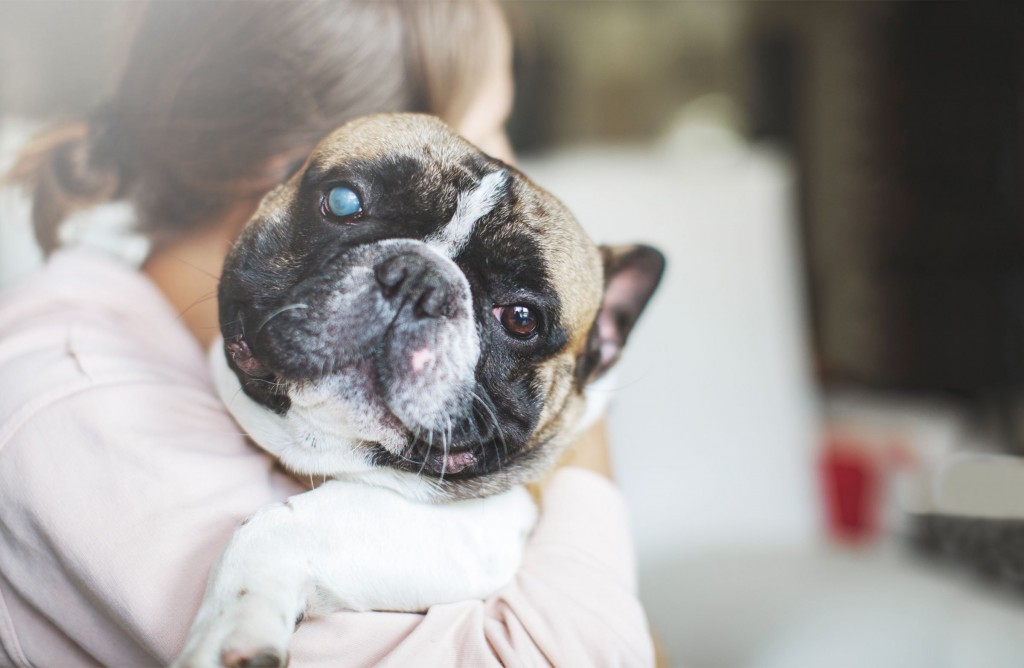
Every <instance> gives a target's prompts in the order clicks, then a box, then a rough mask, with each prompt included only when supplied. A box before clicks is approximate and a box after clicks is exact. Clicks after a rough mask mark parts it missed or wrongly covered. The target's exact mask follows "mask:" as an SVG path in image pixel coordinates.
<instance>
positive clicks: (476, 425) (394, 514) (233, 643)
mask: <svg viewBox="0 0 1024 668" xmlns="http://www.w3.org/2000/svg"><path fill="white" fill-rule="evenodd" d="M623 215H624V217H625V216H628V207H624V211H623ZM663 269H664V258H663V257H662V255H661V254H660V253H659V252H658V251H656V250H655V249H653V248H650V247H647V246H642V245H636V246H624V247H615V248H611V247H601V248H599V247H597V246H596V245H595V244H594V243H593V242H592V241H591V240H590V239H589V238H588V237H587V235H586V234H585V233H584V232H583V230H582V229H581V228H580V226H579V225H578V223H577V222H576V221H575V219H574V218H573V217H572V215H571V214H570V213H569V211H568V210H567V209H566V208H565V206H563V205H562V204H561V203H560V202H559V201H558V200H557V199H555V198H554V197H553V196H551V195H550V194H548V193H547V192H545V191H544V190H542V189H540V188H539V187H537V186H536V185H534V184H533V183H532V182H531V181H530V180H529V179H528V178H527V177H526V176H524V175H523V174H522V173H521V172H519V171H518V170H517V169H515V168H514V167H512V166H510V165H507V164H505V163H503V162H501V161H500V160H497V159H494V158H492V157H489V156H487V155H485V154H483V153H482V152H480V151H479V150H478V149H476V148H475V147H474V146H473V145H471V144H470V143H468V142H467V141H466V140H464V139H462V138H461V137H459V136H458V135H457V134H456V133H455V132H454V131H453V130H451V129H450V128H449V127H448V126H447V125H445V124H444V123H443V122H441V121H440V120H438V119H436V118H434V117H431V116H427V115H421V114H380V115H374V116H369V117H364V118H361V119H357V120H355V121H352V122H350V123H348V124H346V125H344V126H342V127H341V128H339V129H338V130H336V131H335V132H334V133H332V134H331V135H330V136H328V137H327V138H326V139H325V140H324V141H322V142H321V143H320V144H319V146H318V147H317V148H316V149H315V150H314V151H313V153H312V154H311V155H310V157H309V158H308V160H307V161H306V163H305V164H304V166H303V167H302V168H301V169H300V171H299V172H297V173H296V174H295V175H294V176H293V177H292V178H290V179H289V180H288V181H287V182H286V183H285V184H283V185H281V186H279V187H278V188H276V189H274V190H273V191H271V192H270V193H268V194H267V195H266V197H265V198H264V199H263V200H262V202H261V204H260V206H259V208H258V210H257V212H256V214H255V215H254V216H253V218H252V219H251V220H250V221H249V223H248V224H247V226H246V227H245V228H244V230H243V231H242V233H241V235H240V236H239V238H238V240H237V242H236V243H235V244H234V246H233V248H232V249H231V251H230V253H229V255H228V257H227V260H226V262H225V266H224V271H223V274H222V276H221V279H220V286H219V293H218V298H219V312H220V321H221V334H222V336H223V344H222V348H221V349H220V350H216V349H215V350H214V353H213V356H212V364H213V371H214V377H215V378H216V382H217V385H218V390H219V392H220V394H221V396H222V397H223V398H224V400H225V402H226V404H227V406H228V407H229V409H230V410H231V411H232V412H233V413H234V415H235V417H236V419H237V420H238V422H239V423H240V424H241V426H242V427H243V428H244V429H245V430H246V431H247V432H248V433H249V434H250V435H251V436H252V438H253V439H254V440H255V441H256V442H257V443H258V444H259V445H260V446H261V447H263V448H264V449H265V450H267V451H268V452H270V453H271V454H273V455H274V456H276V457H277V458H278V459H279V460H280V462H281V463H282V464H283V465H284V466H285V467H286V468H288V469H289V470H291V471H293V472H295V473H296V474H299V475H300V476H310V477H312V476H315V477H317V478H320V479H324V480H325V482H324V484H322V485H320V486H317V487H315V488H314V489H312V490H310V491H308V492H306V493H303V494H300V495H298V496H295V497H292V498H291V499H289V500H288V501H287V502H285V503H283V504H278V505H275V506H272V507H269V508H265V509H262V510H260V511H259V512H257V513H256V514H255V515H254V516H253V517H251V518H250V519H249V520H247V521H246V523H245V524H244V525H243V526H242V527H240V528H239V529H238V531H237V532H236V534H235V535H234V537H233V538H232V541H231V543H230V544H229V546H228V548H227V550H226V551H225V553H224V555H223V556H222V558H221V560H220V562H219V563H218V565H217V566H216V567H215V568H214V571H213V572H212V573H211V575H210V579H209V582H208V585H207V591H206V595H205V598H204V601H203V603H202V605H201V607H200V611H199V614H198V616H197V618H196V621H195V623H194V624H193V626H192V628H191V630H190V632H189V635H188V638H187V641H186V645H185V649H184V650H183V652H182V654H181V656H180V657H179V659H178V661H177V662H176V664H175V665H178V666H209V665H227V666H236V665H239V666H240V665H249V666H252V665H261V666H262V665H283V664H284V663H286V662H287V644H288V641H289V638H290V636H291V634H292V633H293V631H294V628H295V626H296V624H297V623H298V620H301V619H302V618H303V617H308V616H311V615H322V614H325V613H327V612H330V611H333V610H340V609H351V610H367V609H375V610H405V611H419V610H424V609H426V608H427V607H429V606H430V605H432V604H436V603H441V602H448V601H455V600H466V599H472V598H484V597H486V596H487V595H489V594H490V593H493V592H494V591H495V590H497V589H498V588H500V587H501V586H502V585H504V584H505V583H506V582H508V581H509V580H510V579H511V577H512V575H513V574H514V573H515V571H516V569H517V568H518V565H519V560H520V558H521V554H522V550H523V547H524V544H525V540H526V538H527V536H528V534H529V531H530V529H531V527H532V526H533V523H534V520H535V513H536V510H535V506H534V504H533V502H532V499H531V498H530V496H529V494H528V493H527V492H526V491H525V488H524V484H526V483H529V482H531V481H535V480H537V479H538V478H540V477H541V476H542V475H543V474H545V473H546V472H548V471H549V470H550V469H551V468H552V467H553V466H554V464H555V463H556V462H557V460H558V459H559V457H560V456H561V455H562V453H563V451H564V450H565V448H566V447H567V446H568V445H569V444H570V442H571V441H572V440H573V439H574V437H576V436H577V435H578V434H579V433H580V431H581V429H582V428H583V427H584V426H586V425H587V424H589V423H590V422H592V421H593V420H594V418H595V417H596V416H598V415H600V412H601V409H602V403H603V401H604V400H605V399H606V397H607V396H608V393H607V392H595V391H593V389H592V388H593V387H594V385H595V383H600V382H601V380H602V379H607V378H608V376H607V373H608V371H609V369H611V367H612V366H613V365H614V363H615V361H616V360H617V359H618V357H619V354H620V352H621V350H622V348H623V345H624V344H625V342H626V339H627V337H628V336H629V333H630V331H631V330H632V328H633V326H634V324H635V323H636V321H637V318H638V317H639V315H640V313H641V311H642V310H643V309H644V307H645V305H646V304H647V302H648V300H649V299H650V297H651V295H652V294H653V293H654V291H655V288H656V287H657V285H658V282H659V280H660V277H661V274H662V272H663ZM588 388H590V389H588Z"/></svg>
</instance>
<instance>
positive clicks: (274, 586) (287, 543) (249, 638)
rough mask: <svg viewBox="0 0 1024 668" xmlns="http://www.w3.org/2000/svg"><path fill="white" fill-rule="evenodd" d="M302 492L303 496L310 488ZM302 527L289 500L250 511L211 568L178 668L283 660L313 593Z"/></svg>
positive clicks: (279, 662)
mask: <svg viewBox="0 0 1024 668" xmlns="http://www.w3.org/2000/svg"><path fill="white" fill-rule="evenodd" d="M312 493H314V492H309V493H307V494H312ZM308 533H309V530H308V529H307V527H306V525H305V522H304V521H303V518H301V517H300V516H298V515H297V514H296V513H295V510H294V508H293V506H292V504H291V502H290V501H288V502H285V503H278V504H274V505H272V506H267V507H266V508H262V509H260V510H259V511H257V512H256V514H255V515H253V516H252V517H251V518H249V520H247V521H246V522H245V524H243V525H242V526H241V527H239V529H238V530H237V531H236V532H235V534H234V536H233V537H232V539H231V542H230V543H229V544H228V547H227V549H226V550H225V552H224V554H223V555H222V556H221V558H220V561H219V562H218V563H217V565H216V566H215V567H214V569H213V571H211V573H210V579H209V581H208V583H207V586H206V594H205V595H204V597H203V602H202V605H201V606H200V608H199V613H198V615H197V616H196V620H195V622H193V624H192V627H191V629H190V630H189V633H188V637H187V640H186V643H185V648H184V649H183V650H182V653H181V655H180V656H179V657H178V659H177V660H176V661H175V662H174V664H173V666H175V667H178V668H207V667H210V666H229V667H238V666H247V667H250V668H255V667H267V666H283V665H285V664H286V663H287V662H288V658H287V657H288V654H287V647H288V641H289V639H290V638H291V635H292V632H293V631H294V630H295V625H296V623H297V621H298V619H299V618H300V617H301V615H302V614H303V612H304V611H305V609H306V605H307V601H308V600H309V599H310V596H311V594H312V591H313V588H314V587H313V583H312V579H311V574H310V567H309V561H308V559H307V555H306V554H305V549H304V548H303V546H304V545H306V544H307V543H308V540H309V536H308Z"/></svg>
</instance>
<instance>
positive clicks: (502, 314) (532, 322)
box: [494, 304, 539, 339]
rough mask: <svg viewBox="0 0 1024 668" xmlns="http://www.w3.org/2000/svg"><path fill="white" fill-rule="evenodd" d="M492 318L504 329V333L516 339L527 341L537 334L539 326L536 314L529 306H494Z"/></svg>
mask: <svg viewBox="0 0 1024 668" xmlns="http://www.w3.org/2000/svg"><path fill="white" fill-rule="evenodd" d="M494 316H495V317H496V318H497V319H498V321H499V322H500V323H501V326H502V327H504V328H505V331H506V332H508V333H509V334H511V335H512V336H514V337H516V338H517V339H528V338H530V337H532V336H533V335H534V334H536V333H537V325H538V324H539V321H538V318H537V314H536V313H534V312H533V310H532V309H530V307H529V306H523V305H522V304H513V305H511V306H496V307H495V308H494Z"/></svg>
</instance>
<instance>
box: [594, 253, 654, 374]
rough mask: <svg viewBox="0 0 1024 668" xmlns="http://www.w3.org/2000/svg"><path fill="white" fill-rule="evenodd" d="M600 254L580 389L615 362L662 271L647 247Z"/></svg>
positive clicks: (652, 292)
mask: <svg viewBox="0 0 1024 668" xmlns="http://www.w3.org/2000/svg"><path fill="white" fill-rule="evenodd" d="M600 251H601V256H602V258H603V259H604V297H603V298H602V300H601V308H600V310H599V311H598V313H597V319H596V320H595V321H594V326H593V329H592V330H591V332H590V341H589V343H588V345H587V351H586V352H585V353H584V355H583V359H581V360H580V361H579V363H578V366H577V374H578V375H577V378H578V379H579V381H580V382H581V385H582V384H586V383H588V382H590V381H592V380H595V379H596V378H599V377H600V376H602V375H603V374H604V373H605V372H606V371H607V370H608V369H609V368H611V366H612V365H613V364H615V362H616V361H617V360H618V359H619V355H620V354H621V353H622V349H623V347H625V345H626V339H627V338H628V337H629V333H630V332H631V331H632V330H633V326H634V325H635V324H636V321H637V320H638V319H639V318H640V314H641V313H642V312H643V310H644V307H645V306H647V302H648V301H649V300H650V299H651V296H652V295H653V294H654V291H655V289H657V287H658V283H659V281H661V275H662V273H663V272H664V270H665V256H664V255H662V254H661V252H660V251H658V250H657V249H655V248H652V247H650V246H643V245H629V246H601V247H600Z"/></svg>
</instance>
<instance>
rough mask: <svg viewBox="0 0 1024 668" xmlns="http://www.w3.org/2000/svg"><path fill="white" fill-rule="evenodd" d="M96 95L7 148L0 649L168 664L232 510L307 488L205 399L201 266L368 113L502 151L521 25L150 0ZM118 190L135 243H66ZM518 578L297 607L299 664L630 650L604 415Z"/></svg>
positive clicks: (313, 6) (442, 6)
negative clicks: (32, 250)
mask: <svg viewBox="0 0 1024 668" xmlns="http://www.w3.org/2000/svg"><path fill="white" fill-rule="evenodd" d="M134 34H135V38H134V40H133V42H132V43H131V44H132V45H131V47H130V48H129V50H128V51H127V54H126V57H125V60H124V69H123V71H122V72H121V74H120V77H119V79H118V81H119V83H118V85H117V86H116V88H115V90H114V91H113V94H112V96H111V97H110V98H109V102H108V103H107V104H106V105H104V106H103V107H101V108H100V109H99V110H98V111H97V113H96V114H94V115H93V116H91V117H90V119H89V120H88V121H83V122H71V123H67V124H65V125H62V126H59V127H57V128H54V129H53V130H51V131H49V132H48V133H46V134H44V135H42V136H40V137H39V138H38V139H36V140H35V141H34V142H32V143H31V144H29V145H28V146H27V147H26V148H25V150H24V152H23V153H22V155H21V158H20V160H19V162H18V163H17V164H16V165H15V167H14V169H13V170H12V172H11V175H12V179H14V180H15V181H16V182H18V183H20V184H21V185H22V186H24V188H25V190H26V192H27V193H28V194H29V195H30V196H31V199H32V204H33V213H32V215H33V223H34V226H35V230H36V234H37V237H38V240H39V242H40V244H41V245H42V246H43V248H44V249H46V251H47V252H49V253H52V255H51V257H50V259H49V261H48V262H47V264H46V266H45V268H44V269H43V270H42V271H41V272H40V273H38V274H36V275H34V276H33V277H31V278H30V279H29V280H27V281H25V282H23V283H21V284H20V285H18V286H17V287H16V288H14V289H12V290H10V291H9V292H8V293H7V294H5V295H3V296H2V297H0V382H2V386H3V388H4V389H3V391H2V392H0V664H3V665H14V666H33V665H39V666H57V665H61V666H66V665H95V664H101V665H130V666H143V665H166V664H167V663H168V662H169V661H170V660H171V659H172V658H173V657H174V656H175V655H176V653H177V652H178V651H179V650H180V648H181V645H182V643H183V641H184V637H185V632H186V630H187V628H188V626H189V624H190V623H191V620H192V616H193V615H194V613H195V611H196V609H197V608H198V604H199V601H200V599H201V596H202V590H203V586H204V582H205V580H206V576H207V574H208V572H209V570H210V568H211V566H212V564H213V563H214V562H215V560H216V559H217V557H218V556H219V554H220V553H221V551H222V549H223V548H224V546H225V545H226V543H227V541H228V539H229V538H230V536H231V534H232V532H233V530H234V528H235V527H236V526H237V525H238V524H239V523H240V522H241V521H242V520H243V519H244V518H245V517H247V516H248V515H250V514H251V513H252V512H254V511H255V510H256V509H258V508H260V507H261V506H264V505H266V504H268V503H271V502H274V501H281V500H283V499H285V498H287V497H288V496H289V495H292V494H296V493H300V492H301V491H302V490H303V487H302V485H301V484H300V482H299V481H296V480H294V479H293V478H291V477H290V476H288V475H287V474H286V473H284V472H283V471H282V470H281V469H280V468H278V467H277V466H275V465H274V462H273V461H272V460H271V459H270V458H269V457H268V456H267V455H265V454H263V453H262V452H260V451H259V450H257V449H256V448H255V447H254V446H252V445H251V444H250V443H248V442H247V441H246V440H245V438H244V435H242V434H240V433H239V430H238V427H237V426H236V425H235V424H234V423H233V422H232V420H231V418H230V416H229V415H228V414H227V413H226V411H225V409H224V407H223V406H222V404H221V403H220V402H219V401H218V399H217V397H216V394H215V391H214V389H213V388H212V384H211V381H210V378H209V376H208V372H207V365H206V355H205V353H204V350H205V348H206V347H207V346H208V344H209V343H210V342H211V340H212V339H213V338H214V337H215V334H216V332H217V321H216V305H215V300H214V299H212V295H214V294H215V286H216V276H217V274H218V273H219V270H220V265H221V263H222V261H223V259H224V256H225V254H226V252H227V249H228V247H229V245H230V243H231V241H232V239H234V237H235V236H236V235H237V234H238V232H239V230H240V228H241V227H242V225H243V224H244V223H245V221H246V220H247V219H248V217H249V216H250V214H251V213H252V212H253V211H254V209H255V207H256V205H257V203H258V201H259V199H260V197H261V196H262V195H263V194H264V193H265V192H266V191H267V190H269V189H270V188H271V187H272V186H273V185H275V184H276V183H278V182H280V181H282V180H283V179H285V178H286V177H287V176H288V174H289V173H290V172H292V171H293V170H295V169H296V168H297V166H298V165H300V164H301V162H302V160H303V157H304V156H305V155H306V153H307V152H308V151H309V150H311V148H312V146H313V145H314V144H315V143H316V141H317V140H318V139H319V138H320V137H321V136H323V135H325V134H327V133H328V132H329V131H330V130H332V129H333V128H334V127H336V126H338V125H340V124H341V123H343V122H344V121H345V120H347V119H349V118H353V117H356V116H359V115H363V114H367V113H371V112H380V111H398V110H414V111H425V112H429V113H433V114H437V115H438V116H440V117H441V118H443V119H444V120H446V121H448V122H449V123H450V124H451V125H452V126H453V127H455V128H456V129H457V130H458V131H459V132H461V133H462V134H463V135H464V136H466V137H467V138H468V139H469V140H470V141H472V142H474V143H476V144H477V145H478V146H480V147H481V148H482V149H483V150H485V151H486V152H489V153H491V154H492V155H495V156H497V157H500V158H502V159H504V160H506V161H509V162H511V161H512V160H513V159H514V156H513V154H512V152H511V149H510V147H509V144H508V142H507V139H506V137H505V134H504V130H503V127H504V123H505V119H506V117H507V115H508V113H509V110H510V108H511V102H512V82H511V64H510V60H511V56H510V53H511V46H510V37H509V33H508V29H507V26H506V23H505V20H504V18H503V17H502V15H501V13H500V10H499V9H498V8H497V6H496V5H495V4H494V3H493V2H492V1H491V0H480V1H472V0H465V1H462V2H448V1H446V2H427V1H423V0H419V1H416V0H412V1H406V2H402V1H400V0H376V1H375V2H365V1H360V0H352V1H350V2H349V1H341V0H333V1H332V2H322V3H320V2H292V3H272V2H267V3H220V2H207V3H152V4H150V5H149V6H147V7H146V8H145V10H144V11H143V12H142V14H141V16H140V17H139V18H138V21H137V24H136V26H135V33H134ZM115 201H123V202H128V203H130V205H131V210H132V212H133V216H134V220H135V225H136V228H137V230H138V231H140V232H141V233H142V234H144V235H145V237H146V239H147V241H148V243H149V252H148V255H147V257H146V259H145V262H144V263H143V264H142V266H141V268H140V269H136V268H135V267H133V266H131V265H130V264H127V263H125V262H124V261H122V260H120V259H116V258H114V257H112V256H110V255H106V254H103V253H100V252H98V251H96V250H92V249H90V248H84V247H73V248H60V246H61V243H60V241H61V238H62V237H61V233H60V231H59V230H60V225H61V223H62V221H65V220H66V219H68V217H69V216H73V215H81V213H82V212H90V211H93V212H97V211H98V212H102V210H103V209H102V207H104V206H110V205H109V204H105V203H109V202H115ZM541 504H542V512H541V517H540V520H539V522H538V524H537V527H536V529H535V532H534V534H533V535H532V537H531V539H530V542H529V544H528V546H527V549H526V552H525V555H524V559H523V564H522V567H521V569H520V571H519V573H518V574H517V576H516V578H515V579H514V580H513V581H512V582H511V583H509V584H508V585H507V586H506V587H504V588H503V589H502V590H500V591H499V592H497V593H496V594H495V595H494V596H492V597H491V598H489V599H488V600H484V601H464V602H460V603H455V604H448V605H440V606H434V607H433V608H431V609H430V610H428V611H427V612H426V613H425V614H410V613H385V612H372V613H356V612H339V613H335V614H332V615H329V616H326V617H324V618H320V619H314V620H309V621H307V622H304V623H303V624H301V625H300V626H299V628H298V630H297V632H296V635H295V637H294V638H293V641H292V644H291V646H290V650H291V656H292V662H293V665H296V666H307V665H323V666H331V665H351V666H357V665H371V664H374V665H376V664H388V665H417V666H424V665H467V666H485V665H547V664H554V665H564V666H570V665H571V666H580V665H645V664H650V663H652V662H653V651H652V648H651V643H650V638H649V634H648V630H647V627H646V622H645V618H644V613H643V609H642V607H641V606H640V603H639V601H638V600H637V597H636V582H635V574H634V568H635V567H634V562H633V555H632V548H631V541H630V536H629V532H628V526H627V519H626V510H625V507H624V503H623V500H622V498H621V496H620V494H619V492H618V491H617V490H616V488H615V487H614V485H613V484H612V483H611V482H610V479H609V468H608V459H607V449H606V445H605V443H604V440H603V431H601V430H600V429H598V430H597V431H595V432H593V433H591V434H589V435H588V436H587V437H585V438H584V439H583V441H582V442H581V443H580V444H579V445H578V446H577V447H576V448H575V449H574V450H573V451H572V453H570V455H569V456H568V458H567V460H566V461H565V462H564V463H563V464H562V465H561V466H560V467H559V468H558V469H557V470H556V471H555V472H554V473H553V474H552V475H551V476H550V477H549V478H548V480H547V481H545V483H544V484H543V486H542V493H541Z"/></svg>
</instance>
